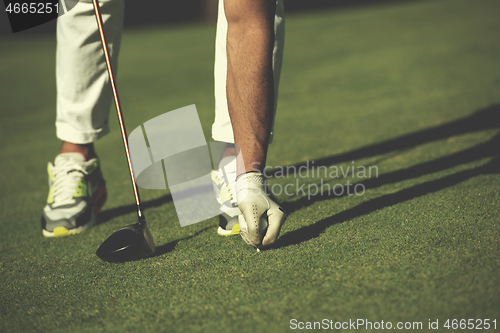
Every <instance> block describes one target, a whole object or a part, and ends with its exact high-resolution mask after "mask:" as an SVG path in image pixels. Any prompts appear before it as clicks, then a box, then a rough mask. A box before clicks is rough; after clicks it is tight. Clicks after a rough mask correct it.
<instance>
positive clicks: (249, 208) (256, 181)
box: [236, 172, 286, 248]
mask: <svg viewBox="0 0 500 333" xmlns="http://www.w3.org/2000/svg"><path fill="white" fill-rule="evenodd" d="M266 190H267V183H266V182H265V180H264V177H263V176H262V174H260V173H258V172H250V173H246V174H244V175H242V176H240V177H239V178H238V180H237V181H236V193H237V199H238V207H239V208H240V211H241V214H240V215H239V216H238V222H239V224H240V235H241V237H242V238H243V240H244V241H245V242H246V243H247V244H249V245H252V246H255V247H257V248H260V247H262V246H268V245H271V244H273V243H274V242H275V241H276V239H277V238H278V236H279V234H280V230H281V226H282V225H283V223H284V222H285V219H286V213H285V211H284V210H283V208H281V207H280V205H279V204H278V201H277V200H276V198H275V197H274V195H273V194H272V193H271V192H270V191H267V192H268V193H266Z"/></svg>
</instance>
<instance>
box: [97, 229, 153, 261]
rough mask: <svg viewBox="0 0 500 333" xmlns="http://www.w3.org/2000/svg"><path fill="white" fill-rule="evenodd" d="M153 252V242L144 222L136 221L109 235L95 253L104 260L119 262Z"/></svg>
mask: <svg viewBox="0 0 500 333" xmlns="http://www.w3.org/2000/svg"><path fill="white" fill-rule="evenodd" d="M154 252H155V244H154V241H153V238H152V237H151V233H150V232H149V229H148V227H147V226H146V223H145V222H143V223H140V222H137V223H135V224H131V225H128V226H126V227H123V228H121V229H120V230H118V231H116V232H115V233H113V234H112V235H111V236H109V237H108V239H106V240H105V241H104V242H103V243H102V244H101V246H100V247H99V248H98V249H97V251H96V255H97V256H98V257H99V258H101V259H102V260H104V261H109V262H120V261H128V260H133V259H137V258H141V257H148V256H150V255H152V254H153V253H154Z"/></svg>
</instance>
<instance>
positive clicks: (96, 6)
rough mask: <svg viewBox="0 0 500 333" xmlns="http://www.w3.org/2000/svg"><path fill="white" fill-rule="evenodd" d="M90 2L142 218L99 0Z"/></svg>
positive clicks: (138, 211)
mask: <svg viewBox="0 0 500 333" xmlns="http://www.w3.org/2000/svg"><path fill="white" fill-rule="evenodd" d="M92 3H93V5H94V12H95V18H96V20H97V28H98V30H99V35H100V36H101V44H102V49H103V51H104V59H105V60H106V67H107V69H108V74H109V81H110V82H111V89H112V90H113V98H114V100H115V106H116V113H117V115H118V123H119V125H120V132H121V134H122V139H123V146H124V147H125V154H126V155H127V163H128V169H129V172H130V179H131V180H132V187H133V188H134V196H135V203H136V204H137V214H138V215H139V218H142V217H143V213H142V210H141V200H140V198H139V190H138V188H137V184H136V182H135V177H134V169H133V168H132V160H131V158H130V151H129V147H128V139H127V130H126V129H125V122H124V121H123V114H122V109H121V106H120V98H119V97H118V89H117V88H116V82H115V76H114V74H113V66H112V65H111V60H110V57H109V52H108V44H107V43H106V36H105V34H104V28H103V23H102V16H101V11H100V9H99V0H92Z"/></svg>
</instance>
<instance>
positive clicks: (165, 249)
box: [127, 226, 213, 262]
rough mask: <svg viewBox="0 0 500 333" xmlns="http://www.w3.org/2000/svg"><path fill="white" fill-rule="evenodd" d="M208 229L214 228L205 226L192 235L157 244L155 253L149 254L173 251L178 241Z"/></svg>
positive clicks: (156, 254)
mask: <svg viewBox="0 0 500 333" xmlns="http://www.w3.org/2000/svg"><path fill="white" fill-rule="evenodd" d="M208 229H213V227H211V226H210V227H206V228H203V229H201V230H198V231H197V232H195V233H194V234H192V235H189V236H186V237H183V238H180V239H176V240H174V241H171V242H168V243H166V244H163V245H160V246H157V247H156V251H155V253H154V254H153V255H152V256H149V257H148V258H156V257H159V256H161V255H164V254H167V253H169V252H171V251H173V250H174V249H175V247H176V246H177V243H179V242H180V241H183V240H188V239H191V238H194V237H196V236H198V235H199V234H201V233H203V232H205V231H207V230H208ZM143 259H145V258H135V259H132V260H127V262H128V261H138V260H143Z"/></svg>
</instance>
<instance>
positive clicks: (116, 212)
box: [96, 194, 172, 225]
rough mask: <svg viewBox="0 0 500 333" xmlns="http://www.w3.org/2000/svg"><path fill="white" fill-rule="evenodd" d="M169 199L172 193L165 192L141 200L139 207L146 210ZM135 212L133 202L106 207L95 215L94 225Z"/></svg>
mask: <svg viewBox="0 0 500 333" xmlns="http://www.w3.org/2000/svg"><path fill="white" fill-rule="evenodd" d="M171 201H172V195H170V194H165V195H163V196H161V197H159V198H156V199H153V200H149V201H145V202H141V207H142V209H144V210H146V209H148V208H153V207H159V206H161V205H163V204H165V203H167V202H171ZM135 212H137V206H136V205H135V203H134V204H131V205H125V206H120V207H116V208H111V209H107V210H104V211H102V212H101V213H99V215H98V216H97V221H96V225H98V224H101V223H104V222H107V221H109V220H111V219H113V218H115V217H118V216H121V215H126V214H130V213H135ZM146 216H147V215H146Z"/></svg>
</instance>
